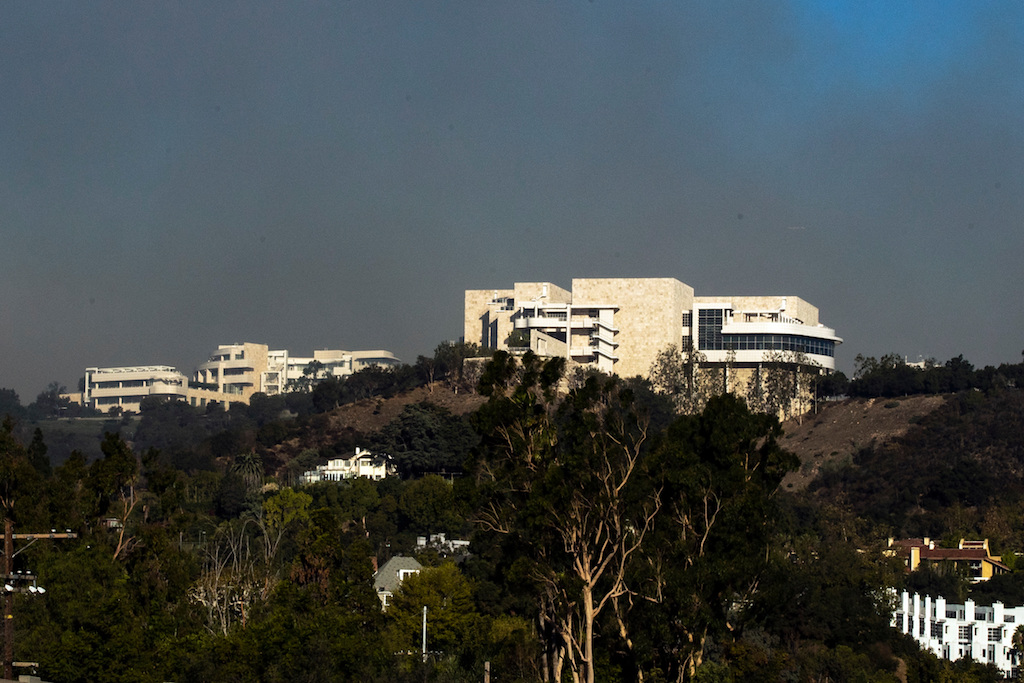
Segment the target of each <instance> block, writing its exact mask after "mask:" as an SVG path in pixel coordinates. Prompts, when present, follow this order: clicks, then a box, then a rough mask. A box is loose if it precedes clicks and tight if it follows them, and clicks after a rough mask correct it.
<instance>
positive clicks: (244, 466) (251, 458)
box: [231, 450, 263, 491]
mask: <svg viewBox="0 0 1024 683" xmlns="http://www.w3.org/2000/svg"><path fill="white" fill-rule="evenodd" d="M231 469H232V471H234V472H237V473H238V474H240V475H241V476H242V479H243V480H244V481H245V485H246V488H248V489H249V491H257V490H259V488H260V486H261V485H262V484H263V458H261V457H260V456H259V454H258V453H257V452H256V451H255V450H250V451H249V452H248V453H242V454H241V455H236V456H235V464H234V465H232V466H231Z"/></svg>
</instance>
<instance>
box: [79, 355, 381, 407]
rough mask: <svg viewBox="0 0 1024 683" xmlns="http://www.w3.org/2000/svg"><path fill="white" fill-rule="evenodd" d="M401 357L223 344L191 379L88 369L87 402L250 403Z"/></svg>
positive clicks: (144, 368) (171, 372) (156, 369)
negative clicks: (262, 396)
mask: <svg viewBox="0 0 1024 683" xmlns="http://www.w3.org/2000/svg"><path fill="white" fill-rule="evenodd" d="M399 364H401V361H400V360H399V359H398V358H396V357H395V355H394V354H393V353H391V352H390V351H384V350H381V349H375V350H369V351H342V350H319V351H314V352H313V355H312V356H311V357H305V356H292V355H291V354H290V353H289V352H288V351H286V350H271V349H270V348H269V347H268V346H267V345H266V344H252V343H243V344H222V345H220V346H218V347H217V350H216V351H214V352H213V353H212V354H211V355H210V357H209V358H208V359H207V360H206V362H204V363H202V364H200V365H199V367H198V369H197V370H196V371H195V373H194V374H193V376H192V378H191V379H189V378H188V377H187V376H186V375H184V374H183V373H181V372H179V371H178V370H177V369H176V368H174V367H172V366H169V365H139V366H126V367H110V368H99V367H95V368H87V369H86V371H85V387H84V389H83V391H82V396H81V403H82V405H86V406H89V407H91V408H95V409H97V410H101V411H104V412H107V411H109V410H110V409H111V408H120V409H121V410H124V411H129V410H130V411H138V410H139V406H140V404H141V403H142V401H143V400H145V399H147V398H150V397H155V398H163V399H170V400H181V401H185V402H187V403H189V404H190V405H192V406H198V407H202V406H206V405H208V404H209V403H211V402H217V403H222V404H224V405H227V404H229V403H231V402H239V403H248V402H249V399H250V398H251V397H252V395H253V394H255V393H258V392H262V393H264V394H267V395H268V396H274V395H276V394H283V393H286V392H289V391H296V390H308V389H310V388H311V387H312V385H313V384H315V383H316V382H319V381H322V380H324V379H327V378H329V377H335V378H337V377H346V376H348V375H351V374H353V373H356V372H359V371H360V370H363V369H366V368H368V367H372V366H377V367H390V366H394V365H399Z"/></svg>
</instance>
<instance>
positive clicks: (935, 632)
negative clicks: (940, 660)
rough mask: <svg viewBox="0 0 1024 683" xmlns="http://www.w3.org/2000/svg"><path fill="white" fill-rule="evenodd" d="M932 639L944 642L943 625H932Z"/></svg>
mask: <svg viewBox="0 0 1024 683" xmlns="http://www.w3.org/2000/svg"><path fill="white" fill-rule="evenodd" d="M932 638H936V639H938V640H942V624H932Z"/></svg>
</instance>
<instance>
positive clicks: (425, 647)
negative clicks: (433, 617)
mask: <svg viewBox="0 0 1024 683" xmlns="http://www.w3.org/2000/svg"><path fill="white" fill-rule="evenodd" d="M423 661H424V662H426V661H427V606H426V605H424V606H423Z"/></svg>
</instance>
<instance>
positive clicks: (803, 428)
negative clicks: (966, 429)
mask: <svg viewBox="0 0 1024 683" xmlns="http://www.w3.org/2000/svg"><path fill="white" fill-rule="evenodd" d="M945 401H946V397H945V396H908V397H905V398H901V399H884V398H870V399H847V400H845V401H842V402H839V403H831V404H828V405H826V406H825V407H824V408H823V409H821V410H819V412H818V413H817V414H809V415H804V416H803V417H802V418H801V419H799V420H797V419H793V420H788V421H786V422H785V423H784V424H783V431H784V437H783V440H782V445H783V447H784V448H786V450H789V451H792V452H793V453H795V454H796V455H797V456H799V458H800V463H801V466H800V469H799V470H798V471H796V472H791V473H790V474H789V475H787V476H786V478H785V479H784V480H783V483H782V485H783V488H785V489H786V490H789V491H800V490H803V489H805V488H806V487H807V485H808V484H809V483H810V482H811V481H812V480H813V479H814V478H815V477H816V476H817V475H818V473H819V472H820V471H821V469H822V467H823V466H827V465H835V464H838V463H842V462H845V461H848V460H849V459H850V458H852V457H853V455H854V454H855V453H856V452H857V451H859V450H860V449H862V448H864V447H867V446H877V445H881V444H883V443H885V442H887V441H890V440H892V439H894V438H896V437H900V436H903V435H904V434H906V433H907V430H909V429H910V427H911V426H912V425H913V424H915V423H917V422H919V421H920V420H921V418H922V417H924V416H925V415H928V414H930V413H932V412H933V411H935V410H936V409H937V408H938V407H939V406H941V405H942V404H943V403H944V402H945Z"/></svg>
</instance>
